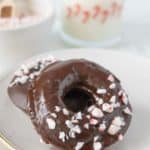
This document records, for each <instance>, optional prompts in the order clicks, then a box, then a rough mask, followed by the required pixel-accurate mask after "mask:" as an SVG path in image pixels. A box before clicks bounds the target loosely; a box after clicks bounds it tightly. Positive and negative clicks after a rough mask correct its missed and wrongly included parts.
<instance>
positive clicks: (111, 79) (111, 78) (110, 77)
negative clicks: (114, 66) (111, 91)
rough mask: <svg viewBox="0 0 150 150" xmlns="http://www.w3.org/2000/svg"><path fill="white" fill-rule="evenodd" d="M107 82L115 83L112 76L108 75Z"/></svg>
mask: <svg viewBox="0 0 150 150" xmlns="http://www.w3.org/2000/svg"><path fill="white" fill-rule="evenodd" d="M107 80H108V81H110V82H115V78H114V77H113V75H112V74H110V75H109V76H108V78H107Z"/></svg>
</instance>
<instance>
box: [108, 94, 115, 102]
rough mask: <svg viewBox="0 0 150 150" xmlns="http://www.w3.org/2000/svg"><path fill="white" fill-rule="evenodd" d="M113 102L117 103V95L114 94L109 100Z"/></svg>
mask: <svg viewBox="0 0 150 150" xmlns="http://www.w3.org/2000/svg"><path fill="white" fill-rule="evenodd" d="M109 101H110V102H111V103H115V102H116V96H115V95H114V96H112V97H111V98H110V100H109Z"/></svg>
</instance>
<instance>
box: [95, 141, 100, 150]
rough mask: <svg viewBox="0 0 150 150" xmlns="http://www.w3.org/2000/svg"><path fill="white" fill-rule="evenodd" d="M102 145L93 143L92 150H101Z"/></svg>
mask: <svg viewBox="0 0 150 150" xmlns="http://www.w3.org/2000/svg"><path fill="white" fill-rule="evenodd" d="M101 149H102V144H101V143H100V142H94V143H93V150H101Z"/></svg>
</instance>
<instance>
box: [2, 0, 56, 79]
mask: <svg viewBox="0 0 150 150" xmlns="http://www.w3.org/2000/svg"><path fill="white" fill-rule="evenodd" d="M32 5H33V8H34V9H37V10H38V14H41V16H43V17H41V16H40V17H41V18H40V19H39V21H38V18H37V21H35V22H34V23H33V24H28V25H25V26H19V27H17V28H11V29H10V28H8V29H7V28H5V29H0V77H1V76H2V75H4V73H6V72H8V70H10V69H12V68H13V66H14V65H16V64H17V63H19V62H21V61H22V60H24V59H26V58H27V57H31V56H32V55H33V54H35V53H37V52H38V51H40V50H44V49H47V48H48V45H49V37H50V33H51V26H52V23H53V18H54V13H53V9H52V2H51V1H50V0H42V1H41V0H32Z"/></svg>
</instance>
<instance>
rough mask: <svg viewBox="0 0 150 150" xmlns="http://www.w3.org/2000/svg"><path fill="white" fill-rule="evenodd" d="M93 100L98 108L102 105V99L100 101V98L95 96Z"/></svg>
mask: <svg viewBox="0 0 150 150" xmlns="http://www.w3.org/2000/svg"><path fill="white" fill-rule="evenodd" d="M95 100H96V102H97V104H98V105H99V106H100V105H102V104H103V103H104V101H103V99H102V98H99V97H97V96H96V97H95Z"/></svg>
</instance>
